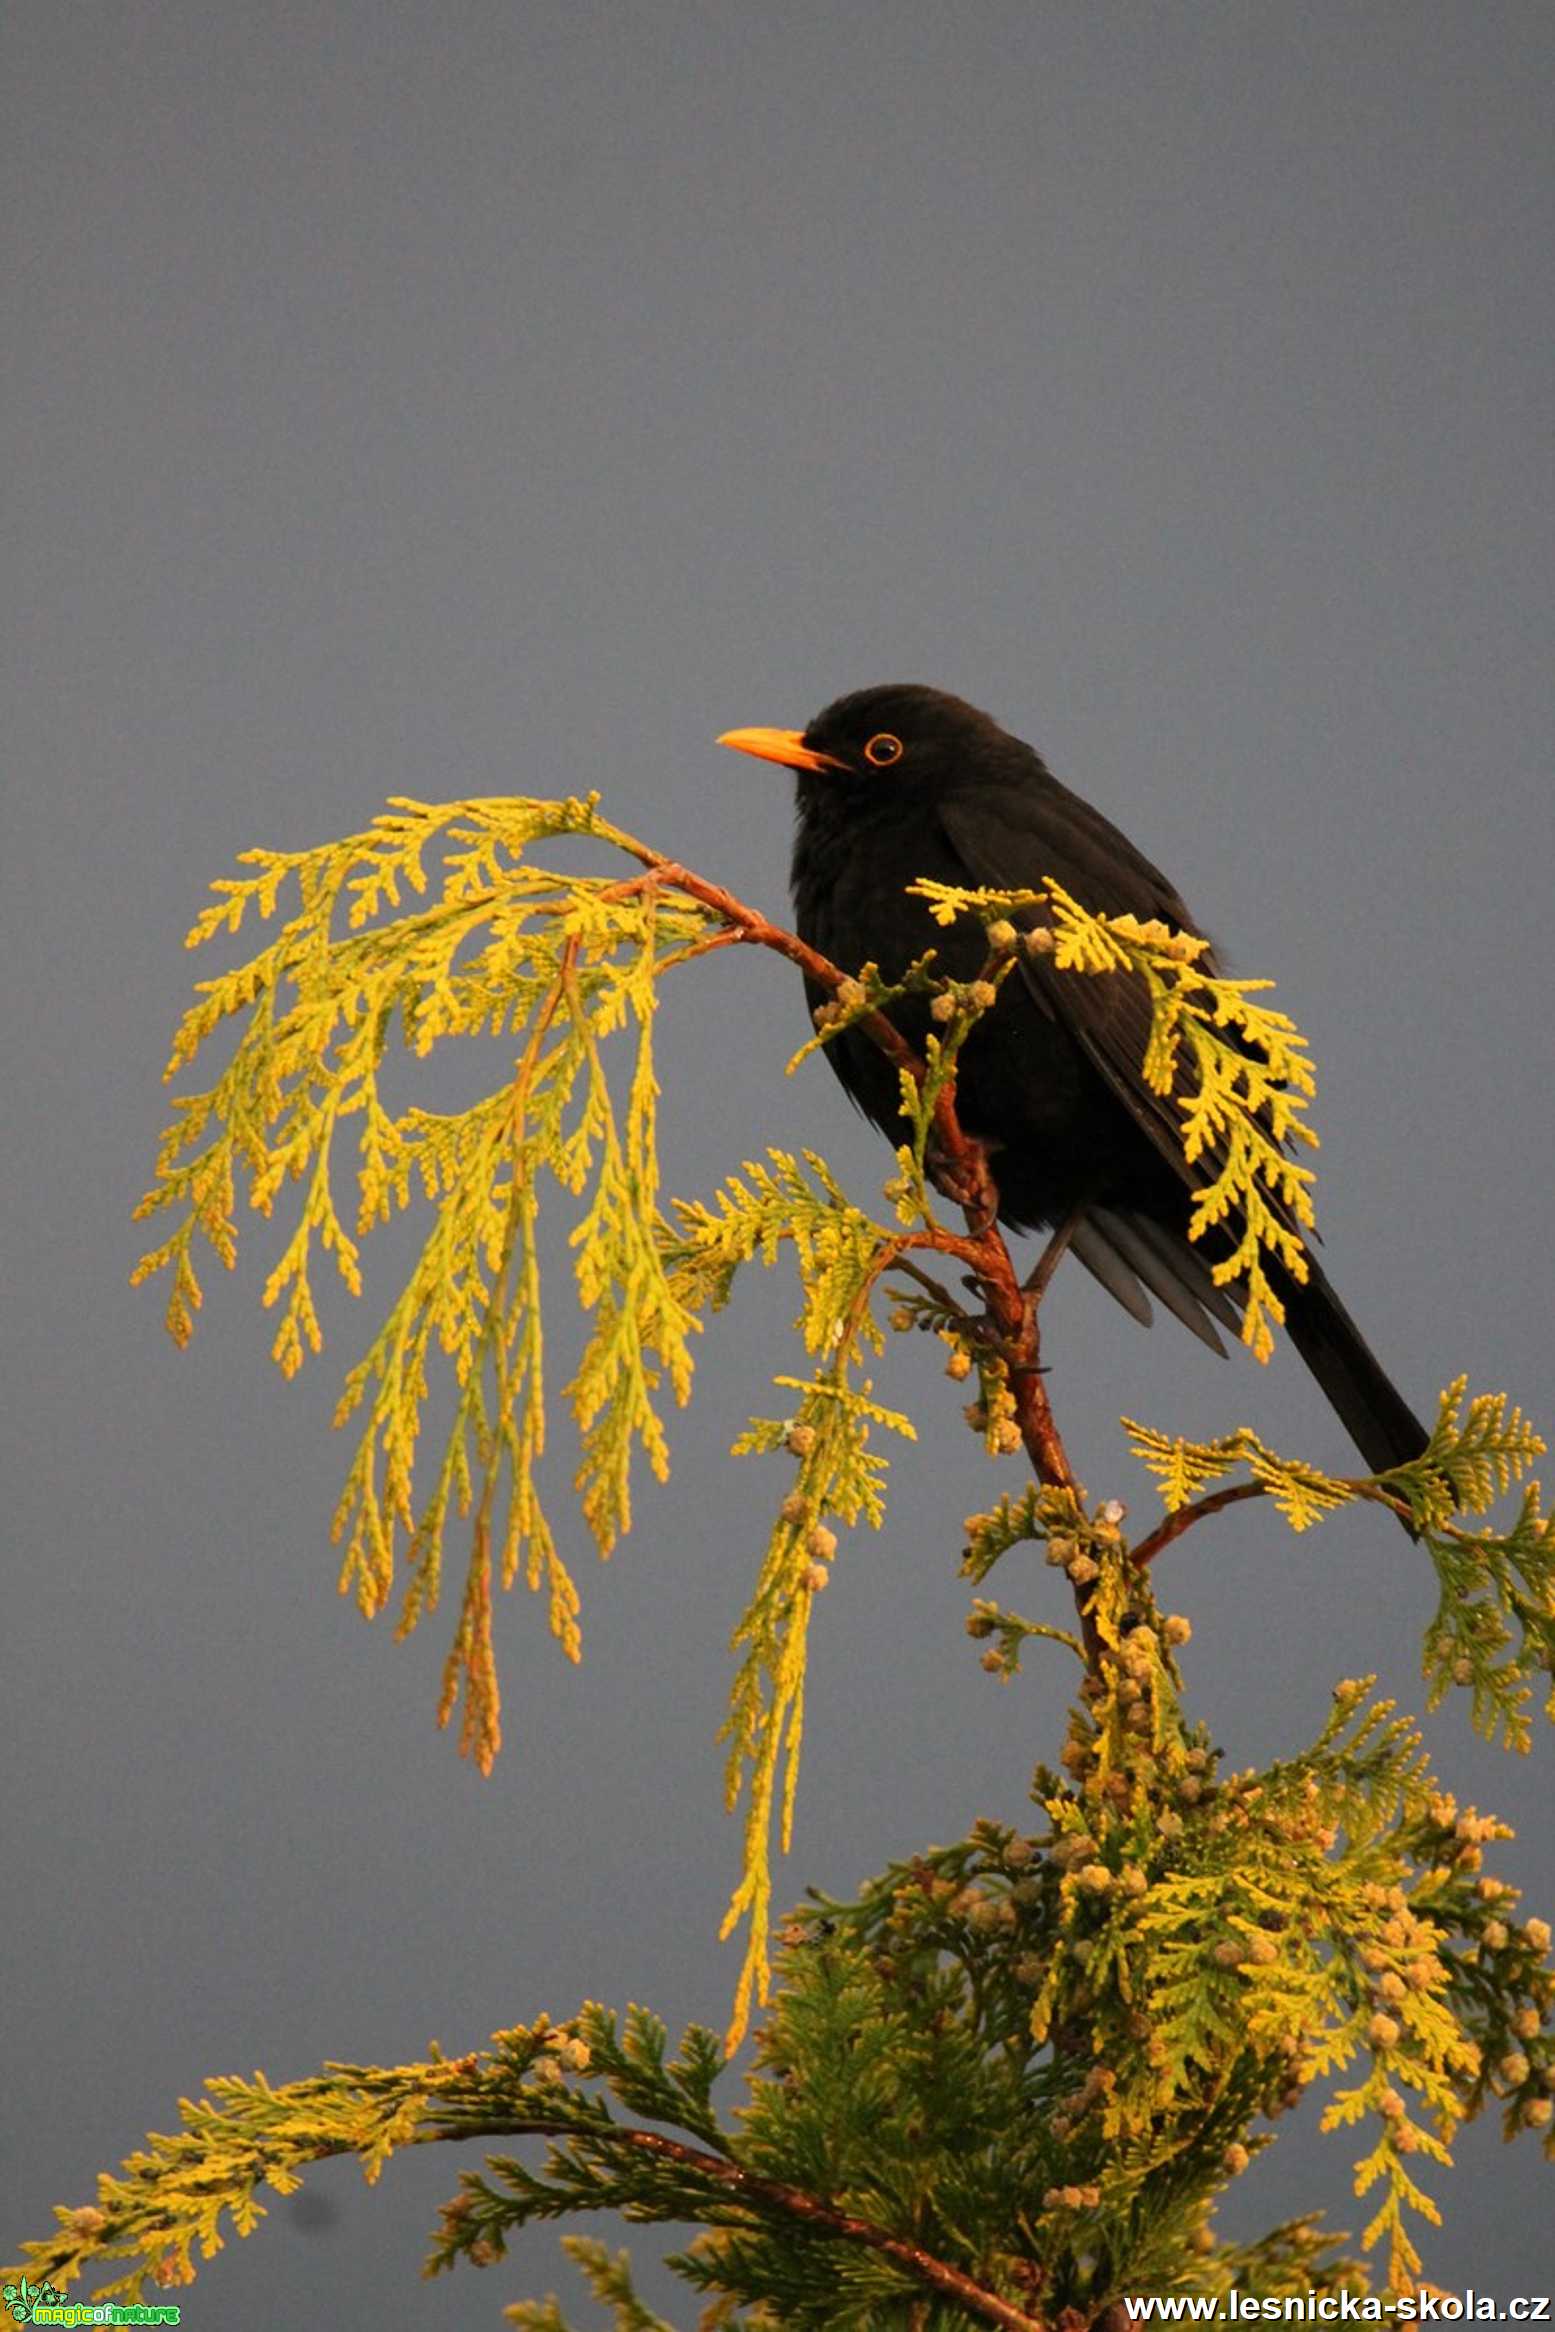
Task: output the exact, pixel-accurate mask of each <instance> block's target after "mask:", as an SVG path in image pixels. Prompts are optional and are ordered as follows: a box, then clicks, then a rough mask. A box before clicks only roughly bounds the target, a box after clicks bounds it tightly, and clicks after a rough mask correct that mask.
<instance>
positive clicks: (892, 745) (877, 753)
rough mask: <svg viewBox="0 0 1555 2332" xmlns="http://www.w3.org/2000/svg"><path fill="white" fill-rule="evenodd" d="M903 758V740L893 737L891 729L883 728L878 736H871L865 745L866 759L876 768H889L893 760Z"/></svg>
mask: <svg viewBox="0 0 1555 2332" xmlns="http://www.w3.org/2000/svg"><path fill="white" fill-rule="evenodd" d="M901 758H902V740H901V738H900V737H893V736H892V735H891V733H890V731H889V730H882V731H881V733H880V735H879V736H878V737H871V738H870V740H869V743H868V744H867V745H866V746H865V747H864V759H865V760H866V761H867V762H869V763H870V765H871V767H873V768H875V769H889V768H890V766H891V764H892V762H893V761H900V760H901Z"/></svg>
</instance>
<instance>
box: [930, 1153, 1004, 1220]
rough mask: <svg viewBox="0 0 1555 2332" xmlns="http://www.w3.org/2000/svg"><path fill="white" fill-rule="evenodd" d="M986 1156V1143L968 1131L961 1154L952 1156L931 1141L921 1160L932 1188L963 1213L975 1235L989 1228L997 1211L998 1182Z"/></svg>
mask: <svg viewBox="0 0 1555 2332" xmlns="http://www.w3.org/2000/svg"><path fill="white" fill-rule="evenodd" d="M988 1159H989V1145H988V1144H987V1143H986V1142H981V1141H979V1140H977V1138H976V1137H975V1136H974V1135H967V1136H965V1137H964V1141H963V1149H962V1152H961V1154H960V1155H958V1156H956V1157H951V1156H950V1155H949V1154H948V1152H946V1151H944V1150H941V1149H940V1148H939V1147H938V1146H937V1145H935V1144H932V1143H931V1144H930V1147H929V1150H928V1154H927V1156H926V1158H925V1161H924V1162H925V1164H926V1165H927V1167H928V1170H929V1178H930V1180H931V1181H932V1182H933V1184H934V1187H935V1189H936V1190H937V1191H939V1192H940V1194H941V1196H942V1197H945V1198H948V1199H949V1200H950V1203H951V1205H952V1206H958V1207H960V1208H961V1209H962V1211H963V1213H964V1214H965V1215H966V1217H967V1228H968V1230H969V1231H970V1232H971V1234H972V1236H973V1238H974V1239H981V1238H982V1237H983V1236H984V1235H985V1233H987V1232H989V1231H991V1230H992V1229H993V1227H994V1224H995V1222H996V1221H997V1220H998V1215H999V1186H998V1184H997V1183H996V1182H995V1180H994V1178H993V1175H992V1172H991V1171H990V1169H989V1164H988Z"/></svg>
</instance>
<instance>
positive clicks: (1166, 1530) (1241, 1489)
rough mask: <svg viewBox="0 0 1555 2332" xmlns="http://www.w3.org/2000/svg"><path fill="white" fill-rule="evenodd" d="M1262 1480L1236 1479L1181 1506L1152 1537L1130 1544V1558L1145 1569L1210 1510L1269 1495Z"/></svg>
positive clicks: (1155, 1530)
mask: <svg viewBox="0 0 1555 2332" xmlns="http://www.w3.org/2000/svg"><path fill="white" fill-rule="evenodd" d="M1266 1495H1267V1493H1266V1491H1265V1488H1264V1485H1263V1483H1262V1482H1236V1483H1234V1484H1233V1485H1232V1487H1231V1488H1230V1489H1229V1490H1212V1491H1211V1492H1210V1494H1209V1496H1208V1497H1207V1498H1196V1499H1195V1500H1194V1502H1193V1504H1192V1505H1191V1506H1179V1507H1178V1509H1177V1511H1176V1513H1175V1514H1169V1515H1168V1516H1167V1518H1166V1520H1165V1521H1164V1522H1160V1523H1157V1525H1156V1527H1155V1529H1154V1530H1153V1531H1152V1532H1151V1533H1150V1536H1149V1537H1148V1538H1142V1539H1141V1540H1140V1542H1139V1544H1138V1546H1137V1547H1130V1549H1129V1560H1130V1562H1133V1563H1138V1564H1139V1566H1140V1567H1141V1569H1143V1567H1144V1565H1145V1564H1146V1563H1153V1562H1154V1561H1155V1558H1156V1556H1157V1555H1158V1554H1159V1553H1160V1552H1161V1549H1162V1548H1163V1547H1169V1546H1170V1545H1171V1543H1172V1541H1173V1539H1174V1538H1181V1537H1182V1534H1183V1532H1184V1531H1185V1530H1191V1529H1192V1528H1193V1526H1194V1524H1195V1523H1196V1522H1202V1521H1203V1520H1204V1517H1205V1516H1206V1515H1207V1514H1218V1513H1219V1512H1220V1509H1221V1508H1222V1506H1239V1505H1240V1504H1241V1502H1242V1500H1243V1499H1244V1498H1262V1497H1264V1496H1266Z"/></svg>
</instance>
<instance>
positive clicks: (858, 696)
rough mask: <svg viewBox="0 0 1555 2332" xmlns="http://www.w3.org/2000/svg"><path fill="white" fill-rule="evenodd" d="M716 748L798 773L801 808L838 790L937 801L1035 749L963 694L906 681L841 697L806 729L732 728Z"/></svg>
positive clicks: (859, 690) (721, 738)
mask: <svg viewBox="0 0 1555 2332" xmlns="http://www.w3.org/2000/svg"><path fill="white" fill-rule="evenodd" d="M718 742H719V744H720V745H732V746H733V747H734V748H735V749H736V751H738V752H741V753H753V754H755V755H756V757H757V759H758V760H761V761H776V762H780V763H781V764H782V765H783V766H784V767H785V768H787V769H792V770H794V771H795V772H796V774H797V776H798V780H799V800H800V807H801V809H803V808H804V807H805V806H806V804H807V802H812V801H815V800H816V799H817V798H818V797H820V796H822V795H824V794H827V793H830V792H832V791H833V790H834V789H835V788H838V787H846V788H849V789H851V788H852V787H854V786H865V787H868V788H869V789H870V790H871V792H877V791H884V790H887V789H888V790H889V791H890V792H891V793H892V794H894V795H898V796H901V795H911V796H913V797H915V798H920V799H921V798H923V797H925V796H933V795H936V794H940V793H944V792H947V791H950V790H952V789H953V788H954V787H955V786H956V785H957V784H958V783H965V782H967V781H968V780H969V779H970V778H971V776H972V774H973V773H974V772H977V773H980V774H981V775H982V776H983V777H985V778H986V777H987V775H988V774H990V771H991V770H992V769H996V768H998V767H999V766H1000V765H1002V764H1003V763H1005V762H1006V761H1007V760H1008V758H1009V757H1010V756H1012V755H1028V756H1029V751H1030V749H1029V747H1026V746H1023V745H1021V744H1020V743H1019V741H1018V740H1017V739H1016V738H1014V737H1011V736H1010V735H1009V734H1008V733H1007V732H1006V731H1005V730H1003V729H1001V728H1000V727H999V724H998V722H997V721H994V720H991V719H990V718H989V716H988V714H987V713H980V712H979V711H978V710H977V708H976V706H975V705H969V704H964V703H963V702H962V700H961V698H960V697H959V696H947V695H945V694H944V692H943V691H942V690H940V689H937V688H919V687H915V686H912V685H909V684H908V683H905V682H896V683H890V684H888V685H887V686H885V687H883V688H860V689H856V690H855V691H854V692H853V694H852V695H851V696H839V697H838V699H837V701H836V703H835V704H829V705H828V706H827V707H826V710H825V711H824V712H820V713H817V714H816V716H815V718H814V720H813V721H811V723H810V725H809V727H808V728H806V729H802V730H801V729H730V730H728V731H727V733H726V734H725V735H724V736H722V737H720V738H719V740H718Z"/></svg>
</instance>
